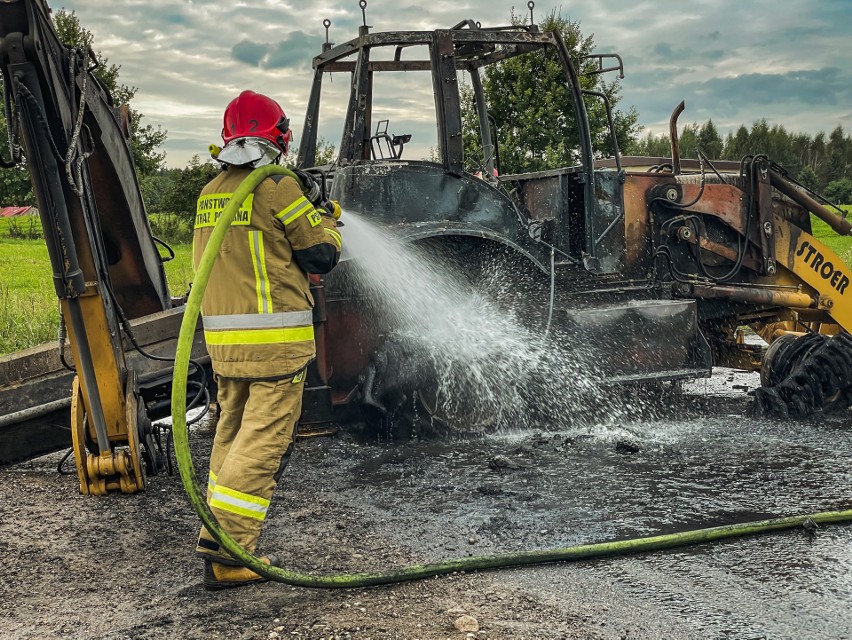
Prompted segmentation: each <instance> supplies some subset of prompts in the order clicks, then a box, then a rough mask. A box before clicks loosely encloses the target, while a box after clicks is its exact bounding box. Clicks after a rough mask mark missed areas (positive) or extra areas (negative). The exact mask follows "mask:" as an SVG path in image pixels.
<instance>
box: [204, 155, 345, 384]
mask: <svg viewBox="0 0 852 640" xmlns="http://www.w3.org/2000/svg"><path fill="white" fill-rule="evenodd" d="M249 173H250V170H249V169H242V168H233V167H232V168H229V169H227V170H225V171H223V172H222V173H220V174H219V175H218V176H216V177H215V178H214V179H213V180H212V181H211V182H210V183H209V184H208V185H207V186H206V187H204V189H203V190H202V192H201V196H200V197H199V198H198V208H197V212H196V216H195V231H194V234H193V247H192V262H193V267H194V268H197V267H198V263H199V261H200V259H201V254H202V253H203V251H204V248H205V247H206V246H207V242H208V241H209V239H210V235H211V234H212V232H213V228H214V226H215V224H216V221H217V220H218V219H219V216H220V215H221V214H222V211H223V210H224V208H225V205H227V204H228V201H229V200H230V198H231V195H232V194H233V192H234V191H235V190H236V189H237V187H238V186H239V185H240V183H241V182H242V181H243V179H244V178H245V177H246V176H247V175H248V174H249ZM323 213H324V212H322V211H321V210H320V211H318V210H317V209H315V208H314V206H313V205H312V204H311V203H310V202H309V201H308V200H307V199H306V198H305V197H304V195H303V194H302V191H301V189H299V186H298V184H297V183H296V181H295V180H293V179H292V178H289V177H284V176H274V178H269V179H267V180H264V181H263V182H262V183H261V184H260V185H259V186H258V187H257V188H256V189H255V190H254V192H253V193H252V194H251V195H249V197H248V198H246V200H245V201H244V202H243V204H242V206H241V207H240V210H239V212H238V213H237V214H236V216H235V217H234V220H233V222H232V223H231V227H230V228H229V229H228V233H227V235H226V237H225V241H224V243H223V244H222V248H221V250H220V252H219V257H218V258H217V260H216V263H215V264H214V266H213V270H212V272H211V274H210V281H209V284H208V285H207V290H206V291H205V293H204V300H203V301H202V305H201V311H202V315H203V323H204V337H205V340H206V341H207V350H208V352H209V353H210V358H211V360H212V362H213V369H214V370H215V371H216V372H217V373H218V374H219V375H221V376H225V377H229V378H244V379H256V378H283V377H286V376H288V375H292V374H293V373H295V372H297V371H300V370H301V369H303V368H304V367H305V366H306V365H307V364H308V363H309V362H310V361H311V360H312V359H313V358H314V354H315V349H314V329H313V322H312V311H311V310H312V308H313V304H314V301H313V298H312V296H311V293H310V287H309V284H308V276H307V273H326V272H328V271H330V270H331V269H332V268H333V267H334V265H335V264H336V263H337V260H338V258H339V257H340V245H341V238H340V234H339V233H338V232H337V230H336V229H335V226H336V225H335V221H334V218H332V217H331V216H329V215H324V214H323Z"/></svg>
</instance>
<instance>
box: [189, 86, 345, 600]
mask: <svg viewBox="0 0 852 640" xmlns="http://www.w3.org/2000/svg"><path fill="white" fill-rule="evenodd" d="M222 138H223V140H224V142H225V145H224V147H223V148H222V149H221V150H220V151H219V152H218V155H217V159H218V160H219V162H221V163H222V169H223V170H222V172H221V173H219V174H218V175H217V176H216V177H215V178H214V179H213V180H212V181H211V182H210V183H209V184H207V186H206V187H204V189H203V190H202V192H201V196H200V197H199V199H198V208H197V213H196V218H195V230H194V235H193V249H192V258H193V265H194V266H195V268H197V267H198V264H199V261H200V259H201V255H202V253H203V251H204V247H205V246H206V244H207V242H208V241H209V239H210V236H211V234H212V232H213V227H214V225H215V224H216V220H217V219H218V217H219V215H221V213H222V211H223V209H224V207H225V205H226V204H227V202H228V200H229V199H230V197H231V195H232V194H233V192H234V191H235V190H236V189H237V187H238V186H239V184H240V183H241V182H242V181H243V179H244V178H245V177H246V176H248V175H249V173H251V171H252V170H253V169H254V168H257V167H260V166H263V165H266V164H270V163H273V162H277V161H278V160H279V158H280V157H281V156H282V154H286V153H287V148H288V146H289V144H290V141H291V139H292V133H291V131H290V127H289V121H288V119H287V117H286V115H285V114H284V111H283V110H282V109H281V107H280V106H279V105H278V103H277V102H275V101H274V100H272V99H271V98H268V97H266V96H264V95H261V94H258V93H254V92H253V91H244V92H242V93H241V94H240V95H239V96H238V97H237V98H236V99H234V100H233V101H232V102H231V103H230V104H229V105H228V107H227V108H226V110H225V116H224V129H223V131H222ZM300 177H301V178H303V184H305V186H306V187H308V188H310V191H309V192H308V189H306V191H305V192H303V191H302V189H301V188H300V187H299V184H298V183H297V182H296V181H295V180H294V179H293V178H291V177H287V176H280V175H276V176H273V177H271V178H268V179H266V180H264V181H263V182H262V183H261V184H260V185H259V186H258V187H257V188H256V189H255V190H254V192H253V193H252V194H251V195H250V196H249V197H248V198H247V199H246V200H245V201H244V202H243V204H242V207H241V208H240V210H239V212H238V213H237V214H236V216H235V217H234V220H233V222H232V223H231V226H230V228H229V230H228V234H227V236H226V239H225V241H224V244H223V245H222V248H221V251H220V255H219V256H218V259H217V260H216V263H215V265H214V267H213V270H212V272H211V274H210V283H209V285H208V287H207V290H206V292H205V294H204V299H203V302H202V306H201V312H202V320H203V323H204V337H205V340H206V342H207V351H208V352H209V353H210V359H211V362H212V365H213V371H214V377H215V380H216V383H217V385H218V403H219V407H220V417H219V422H218V425H217V427H216V435H215V439H214V441H213V451H212V453H211V456H210V475H209V483H208V488H207V502H208V504H209V505H210V507H211V509H212V511H213V513H214V514H215V515H216V519H217V520H218V522H219V524H220V525H221V526H222V527H223V528H224V529H225V530H226V531H227V532H228V533H229V534H230V535H231V536H232V537H233V538H234V539H235V540H236V541H237V542H239V543H240V544H241V545H242V546H243V547H245V548H246V549H248V550H249V551H251V552H254V550H255V547H256V545H257V539H258V536H259V534H260V529H261V527H262V525H263V521H264V518H265V517H266V513H267V510H268V509H269V503H270V499H271V498H272V494H273V491H274V489H275V485H276V483H277V482H278V480H279V479H280V477H281V475H282V473H283V471H284V468H285V466H286V465H287V461H288V459H289V457H290V453H291V451H292V448H293V439H294V436H295V428H296V423H297V421H298V419H299V414H300V412H301V406H302V389H303V386H304V381H305V370H306V367H307V366H308V363H310V362H311V360H313V358H314V356H315V346H314V330H313V320H312V308H313V298H312V297H311V293H310V289H309V285H308V275H307V274H309V273H327V272H328V271H330V270H331V269H332V268H334V266H335V264H337V261H338V259H339V257H340V248H341V237H340V233H339V232H338V231H337V230H336V220H337V219H338V218H339V217H340V208H339V206H337V204H336V203H333V202H332V203H329V202H320V199H319V197H318V194H319V193H320V190H319V189H318V188H317V186H316V184H315V183H313V182H312V180H311V178H310V176H308V175H307V174H303V173H300ZM306 192H308V195H309V196H310V198H309V197H306V195H305V193H306ZM196 553H197V554H198V555H199V556H201V557H202V558H203V559H204V585H205V587H207V588H209V589H220V588H223V587H229V586H239V585H244V584H251V583H253V582H259V581H262V580H263V578H262V577H261V576H260V575H258V574H257V573H255V572H253V571H251V570H249V569H247V568H245V567H242V566H240V565H239V564H238V563H237V562H235V561H234V559H233V558H232V557H231V556H230V555H229V554H228V553H227V552H226V551H225V550H224V549H221V548H220V547H219V545H218V543H216V541H215V540H214V539H213V537H212V536H211V535H210V533H209V532H208V531H207V530H206V528H204V527H202V530H201V534H200V536H199V539H198V545H197V547H196ZM265 561H266V562H269V563H270V564H273V565H275V564H276V559H275V558H274V556H268V557H266V558H265Z"/></svg>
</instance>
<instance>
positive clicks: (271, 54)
mask: <svg viewBox="0 0 852 640" xmlns="http://www.w3.org/2000/svg"><path fill="white" fill-rule="evenodd" d="M53 6H54V8H55V9H56V8H59V7H61V6H64V7H65V8H66V9H68V10H73V11H75V12H76V13H77V15H78V16H79V18H80V20H81V22H82V23H83V25H84V26H86V27H87V28H89V29H90V30H91V31H93V32H94V34H95V46H96V48H98V49H100V50H101V51H102V52H103V53H104V54H105V55H106V56H107V57H108V58H109V60H110V62H111V63H115V64H119V65H121V79H122V81H123V82H125V83H127V84H131V85H134V86H136V87H138V93H137V96H136V99H135V101H134V105H135V107H136V108H137V109H138V110H139V111H141V112H142V113H144V114H145V116H146V117H147V121H148V122H150V123H154V124H160V125H162V127H163V128H164V129H166V130H167V131H168V141H167V143H166V147H165V148H166V151H167V164H169V165H170V166H182V165H184V164H185V163H186V162H187V161H188V159H189V158H190V157H192V155H194V154H196V153H198V154H202V155H204V154H205V153H206V151H205V150H206V148H207V145H208V144H209V143H210V142H214V141H218V139H219V138H218V136H219V131H220V130H221V117H222V110H223V109H224V107H225V105H226V104H227V103H228V101H229V100H230V99H231V98H232V97H234V96H235V95H237V94H238V93H239V92H240V91H241V90H243V89H254V90H256V91H260V92H264V93H267V94H269V95H272V96H274V97H276V98H277V99H278V100H279V101H280V102H281V103H282V104H283V105H284V108H285V110H286V111H287V113H288V115H289V116H290V117H291V120H292V126H293V129H294V131H295V132H296V135H297V138H298V136H299V133H300V131H301V124H302V120H303V117H304V111H305V106H306V103H307V96H308V91H309V87H310V80H311V58H312V57H313V56H314V55H316V54H317V53H318V52H319V50H320V47H321V44H322V42H323V40H324V38H325V36H324V29H323V26H322V20H323V19H324V18H328V19H330V20H331V21H332V26H331V35H330V39H331V40H332V41H333V42H337V43H340V42H343V41H345V40H348V39H350V38H352V37H354V36H355V35H357V26H358V25H359V24H360V22H361V11H360V9H359V8H358V2H357V0H237V1H231V2H221V1H219V0H176V1H172V2H169V1H166V0H109V2H107V1H105V0H65V1H64V3H63V4H60V3H58V2H57V3H56V4H54V5H53ZM513 7H519V8H522V9H523V11H524V12H525V11H526V2H523V1H520V0H428V1H426V2H424V1H423V0H368V7H367V20H368V24H370V25H372V26H373V27H374V30H394V29H416V30H420V29H423V30H427V29H434V28H446V27H449V26H452V25H453V24H456V23H457V22H459V21H461V20H463V19H466V18H472V19H474V20H478V21H480V22H482V24H483V25H484V26H493V25H498V24H504V23H506V22H508V16H509V14H510V12H511V10H512V8H513ZM559 7H560V5H559V4H558V3H555V2H552V1H550V0H539V1H538V2H536V7H535V15H536V16H543V15H544V14H545V13H547V12H549V11H550V10H552V9H554V8H557V9H558V8H559ZM561 10H562V14H563V15H564V16H566V17H570V18H571V19H573V20H579V21H580V23H581V27H582V30H583V32H584V34H593V35H594V39H595V42H596V44H597V50H598V52H599V53H608V52H618V53H621V54H622V56H623V58H624V63H625V71H626V77H625V79H624V80H623V82H622V86H623V90H622V95H623V99H622V106H629V105H633V106H635V107H636V109H637V111H638V112H639V121H640V123H641V124H643V125H644V126H645V127H646V130H651V131H653V132H655V133H659V132H663V131H665V130H666V128H667V125H666V123H667V121H668V117H669V114H670V113H671V111H672V109H673V108H674V106H675V105H676V104H677V103H678V102H679V101H680V100H681V99H685V100H686V106H687V111H686V112H685V113H684V114H683V115H682V116H681V123H685V122H692V121H699V122H703V121H705V120H707V118H711V117H712V118H713V121H714V122H715V123H716V124H717V125H718V126H719V128H720V129H721V130H722V132H723V133H724V132H726V131H727V130H728V129H730V128H732V127H736V126H738V125H739V124H740V123H746V124H751V123H752V122H753V121H754V120H755V119H757V118H761V117H765V118H767V119H768V120H769V121H770V122H772V123H776V122H777V123H781V124H783V125H785V126H786V127H787V128H788V129H793V130H800V131H807V132H810V133H815V132H817V131H820V130H826V131H830V130H831V129H833V128H834V127H835V126H837V125H838V124H840V125H843V127H844V128H845V129H846V130H847V131H849V130H852V49H850V40H849V32H850V27H852V0H784V1H783V2H782V1H780V0H682V1H680V2H672V1H666V0H653V1H641V0H571V1H570V2H565V3H564V5H562V9H561ZM399 75H400V76H403V75H404V77H397V78H395V79H389V80H388V81H387V84H386V86H385V87H384V88H385V90H386V91H388V92H390V93H393V94H395V97H394V98H393V99H391V100H388V101H387V102H386V103H385V104H384V105H383V106H382V109H384V111H381V113H380V114H379V115H380V116H384V117H390V118H391V119H392V123H394V122H396V123H397V124H398V126H397V127H394V126H393V124H392V125H391V131H392V132H395V133H412V132H413V133H415V140H416V143H417V144H415V143H414V142H413V145H414V151H415V152H417V151H418V149H419V150H420V151H422V150H423V149H428V146H430V145H431V144H434V137H435V136H434V133H433V132H432V131H431V128H429V130H427V126H426V125H425V123H424V122H423V118H422V117H421V116H420V115H418V113H419V112H420V110H422V107H423V106H424V105H428V106H429V108H431V100H432V98H431V90H430V84H429V81H428V79H425V78H423V79H420V80H418V79H415V78H414V76H416V75H417V74H413V73H412V74H399ZM335 80H336V82H333V83H332V86H331V88H330V89H331V93H330V94H329V96H328V97H329V98H331V99H329V100H328V102H327V104H328V105H329V106H328V107H324V111H323V113H322V114H321V118H327V119H328V122H329V124H328V125H327V126H326V127H325V128H324V129H323V130H322V133H323V135H324V136H325V137H326V138H327V139H328V140H330V141H331V142H333V143H335V144H336V143H338V141H339V136H340V132H339V130H338V127H337V126H334V125H335V124H336V122H335V120H336V119H339V118H340V117H341V114H340V107H339V106H338V105H339V102H337V103H335V100H334V98H335V97H339V96H341V95H342V90H343V88H344V84H345V77H344V76H343V75H340V74H339V75H336V76H335ZM421 80H426V81H425V82H423V81H421ZM325 99H326V98H325V97H324V100H325ZM399 123H402V124H401V125H400V124H399ZM400 126H401V127H402V129H400ZM421 129H422V131H421Z"/></svg>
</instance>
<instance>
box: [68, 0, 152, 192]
mask: <svg viewBox="0 0 852 640" xmlns="http://www.w3.org/2000/svg"><path fill="white" fill-rule="evenodd" d="M53 24H54V26H55V27H56V33H57V34H58V35H59V39H60V40H61V41H62V42H63V43H64V44H65V45H66V46H69V47H76V48H78V49H92V51H93V53H94V56H95V58H96V60H97V61H98V65H97V67H96V68H95V70H94V72H93V73H94V76H95V77H96V78H97V79H98V81H100V83H101V85H103V87H104V89H106V91H107V93H108V94H109V95H110V97H111V98H112V101H113V104H114V105H122V104H127V105H128V106H129V105H130V101H131V100H132V99H133V97H134V96H135V95H136V90H137V89H136V87H131V86H128V85H126V84H122V83H121V82H120V81H119V71H120V70H121V67H120V66H118V65H115V64H111V63H110V62H109V59H108V58H106V57H105V56H104V55H103V54H102V53H101V52H100V51H97V50H95V49H94V48H93V45H94V41H95V36H94V34H92V32H91V31H89V30H88V29H86V28H85V27H83V26H82V25H81V24H80V19H79V18H78V17H77V15H76V14H75V13H74V12H73V11H67V10H65V9H59V11H57V12H56V13H55V14H54V16H53ZM143 117H144V116H143V115H142V114H141V113H139V112H138V111H136V110H135V109H133V108H132V107H131V108H130V150H131V154H132V155H133V161H134V162H135V164H136V172H137V174H138V175H139V177H140V178H141V177H142V176H146V175H149V174H151V173H153V172H155V171H156V170H157V169H159V168H160V167H161V166H162V164H163V160H164V159H165V157H166V155H165V153H164V152H162V151H161V150H160V148H161V147H162V145H163V143H164V142H165V141H166V131H163V129H162V128H161V127H159V126H158V127H156V128H154V126H153V125H150V124H146V125H142V118H143Z"/></svg>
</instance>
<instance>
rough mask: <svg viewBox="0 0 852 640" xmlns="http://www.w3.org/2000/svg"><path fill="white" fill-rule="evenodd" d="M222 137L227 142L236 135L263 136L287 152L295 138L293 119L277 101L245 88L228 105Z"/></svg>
mask: <svg viewBox="0 0 852 640" xmlns="http://www.w3.org/2000/svg"><path fill="white" fill-rule="evenodd" d="M224 121H225V126H224V128H223V129H222V140H224V141H225V144H228V143H229V142H230V141H231V140H235V139H237V138H263V139H264V140H269V141H270V142H272V143H274V144H276V145H277V146H278V148H280V149H281V151H283V152H284V153H287V148H288V147H289V146H290V141H291V140H292V139H293V132H292V131H290V119H289V118H288V117H287V115H286V114H285V113H284V109H282V108H281V105H279V104H278V103H277V102H275V100H273V99H272V98H268V97H267V96H265V95H263V94H260V93H255V92H254V91H243V92H242V93H241V94H240V95H239V96H237V97H236V98H234V99H233V100H231V102H230V104H228V106H227V107H226V108H225V119H224Z"/></svg>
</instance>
